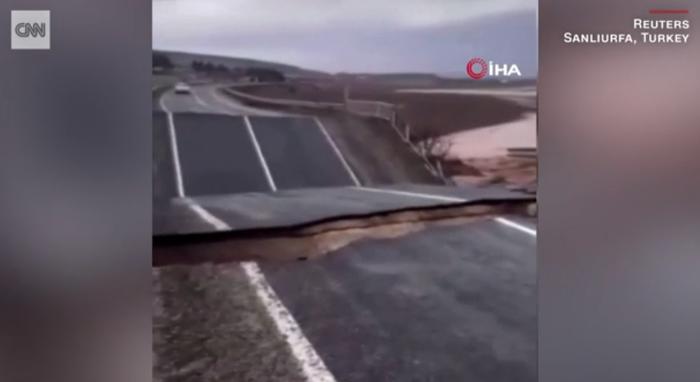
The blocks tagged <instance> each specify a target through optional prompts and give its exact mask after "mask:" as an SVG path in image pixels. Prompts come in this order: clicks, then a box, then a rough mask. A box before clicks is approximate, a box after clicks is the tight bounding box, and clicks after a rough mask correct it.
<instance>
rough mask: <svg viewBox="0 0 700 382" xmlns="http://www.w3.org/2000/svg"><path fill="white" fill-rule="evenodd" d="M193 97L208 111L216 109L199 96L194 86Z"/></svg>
mask: <svg viewBox="0 0 700 382" xmlns="http://www.w3.org/2000/svg"><path fill="white" fill-rule="evenodd" d="M192 97H194V100H195V101H197V103H198V104H199V106H201V107H203V108H204V109H205V110H206V111H216V110H214V109H213V108H212V107H211V106H209V105H207V103H206V102H204V100H202V98H200V97H199V95H198V94H197V92H196V91H195V90H194V88H193V89H192Z"/></svg>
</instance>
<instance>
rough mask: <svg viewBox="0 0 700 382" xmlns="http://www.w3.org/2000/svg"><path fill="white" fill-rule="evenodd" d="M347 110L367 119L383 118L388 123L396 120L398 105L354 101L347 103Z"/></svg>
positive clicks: (350, 100)
mask: <svg viewBox="0 0 700 382" xmlns="http://www.w3.org/2000/svg"><path fill="white" fill-rule="evenodd" d="M345 109H346V110H347V111H348V112H350V113H354V114H358V115H361V116H365V117H375V118H381V119H384V120H387V121H394V120H395V119H396V105H394V104H391V103H388V102H382V101H366V100H352V99H349V100H347V101H346V102H345Z"/></svg>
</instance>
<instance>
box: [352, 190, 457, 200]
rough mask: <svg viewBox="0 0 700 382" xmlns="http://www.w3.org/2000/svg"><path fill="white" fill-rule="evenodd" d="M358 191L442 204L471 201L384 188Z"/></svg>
mask: <svg viewBox="0 0 700 382" xmlns="http://www.w3.org/2000/svg"><path fill="white" fill-rule="evenodd" d="M358 190H362V191H369V192H378V193H382V194H392V195H400V196H410V197H414V198H421V199H430V200H437V201H441V202H453V203H464V202H468V201H469V199H463V198H456V197H452V196H443V195H435V194H423V193H419V192H409V191H399V190H387V189H382V188H371V187H359V188H358Z"/></svg>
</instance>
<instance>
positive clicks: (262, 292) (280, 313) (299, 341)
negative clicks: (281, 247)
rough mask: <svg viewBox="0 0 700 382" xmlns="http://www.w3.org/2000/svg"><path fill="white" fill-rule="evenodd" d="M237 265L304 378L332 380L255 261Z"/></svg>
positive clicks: (318, 380) (319, 381)
mask: <svg viewBox="0 0 700 382" xmlns="http://www.w3.org/2000/svg"><path fill="white" fill-rule="evenodd" d="M241 267H242V268H243V271H244V272H245V274H246V276H247V277H248V279H249V280H250V283H251V285H252V286H253V288H254V289H255V292H256V294H257V295H258V298H259V299H260V301H261V302H262V304H263V305H264V306H265V309H266V310H267V313H268V314H269V315H270V317H271V318H272V321H274V323H275V326H276V327H277V330H278V331H279V333H280V334H281V335H282V336H283V337H284V338H285V339H286V340H287V344H289V347H290V350H291V351H292V354H293V355H294V357H295V358H296V360H297V361H298V362H299V366H301V371H302V373H303V374H304V377H305V378H306V380H307V381H309V382H335V377H333V374H331V372H330V371H329V370H328V368H327V367H326V365H325V363H324V362H323V360H322V359H321V357H320V356H319V355H318V353H316V350H314V348H313V346H312V345H311V343H310V342H309V340H308V339H307V338H306V336H304V333H303V332H302V331H301V328H300V327H299V324H297V322H296V321H295V320H294V317H292V314H291V313H290V312H289V311H288V310H287V308H285V306H284V304H283V303H282V301H280V299H279V297H277V294H276V293H275V291H274V290H273V289H272V286H270V284H269V283H268V282H267V280H266V279H265V275H264V274H263V273H262V271H261V270H260V267H259V266H258V264H257V263H254V262H244V263H241Z"/></svg>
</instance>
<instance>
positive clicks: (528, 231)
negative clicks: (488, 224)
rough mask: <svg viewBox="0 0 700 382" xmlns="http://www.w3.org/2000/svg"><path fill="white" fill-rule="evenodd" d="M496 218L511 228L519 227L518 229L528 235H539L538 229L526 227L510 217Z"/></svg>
mask: <svg viewBox="0 0 700 382" xmlns="http://www.w3.org/2000/svg"><path fill="white" fill-rule="evenodd" d="M494 220H495V221H497V222H499V223H501V224H503V225H505V226H508V227H510V228H514V229H517V230H518V231H521V232H525V233H526V234H528V235H531V236H534V237H537V231H536V230H534V229H532V228H530V227H526V226H524V225H522V224H519V223H516V222H514V221H512V220H509V219H506V218H495V219H494Z"/></svg>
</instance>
